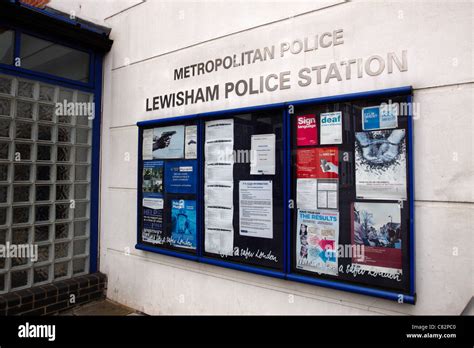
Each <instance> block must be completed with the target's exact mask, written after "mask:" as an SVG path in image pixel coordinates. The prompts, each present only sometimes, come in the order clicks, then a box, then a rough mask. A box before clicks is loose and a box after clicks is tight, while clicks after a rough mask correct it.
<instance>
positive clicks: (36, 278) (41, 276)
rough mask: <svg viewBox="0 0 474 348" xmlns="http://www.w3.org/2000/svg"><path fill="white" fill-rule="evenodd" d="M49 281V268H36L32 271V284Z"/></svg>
mask: <svg viewBox="0 0 474 348" xmlns="http://www.w3.org/2000/svg"><path fill="white" fill-rule="evenodd" d="M48 279H49V266H43V267H36V268H34V270H33V282H34V283H42V282H45V281H47V280H48Z"/></svg>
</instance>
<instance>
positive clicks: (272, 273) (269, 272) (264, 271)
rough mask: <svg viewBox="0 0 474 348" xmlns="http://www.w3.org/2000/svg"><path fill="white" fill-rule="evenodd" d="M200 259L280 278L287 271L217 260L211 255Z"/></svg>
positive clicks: (215, 264)
mask: <svg viewBox="0 0 474 348" xmlns="http://www.w3.org/2000/svg"><path fill="white" fill-rule="evenodd" d="M199 261H200V262H202V263H207V264H209V265H214V266H222V267H226V268H232V269H235V270H238V271H244V272H250V273H256V274H260V275H265V276H269V277H274V278H280V279H284V278H285V273H283V272H278V271H272V270H269V269H265V268H258V267H254V266H247V265H242V264H238V263H233V262H229V261H223V260H216V259H212V258H210V257H200V258H199Z"/></svg>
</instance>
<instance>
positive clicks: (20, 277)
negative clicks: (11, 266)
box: [10, 270, 28, 289]
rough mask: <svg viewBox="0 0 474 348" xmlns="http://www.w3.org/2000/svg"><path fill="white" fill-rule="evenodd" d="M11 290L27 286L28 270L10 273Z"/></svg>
mask: <svg viewBox="0 0 474 348" xmlns="http://www.w3.org/2000/svg"><path fill="white" fill-rule="evenodd" d="M10 279H11V288H12V289H15V288H19V287H23V286H26V285H28V270H21V271H13V272H11V273H10Z"/></svg>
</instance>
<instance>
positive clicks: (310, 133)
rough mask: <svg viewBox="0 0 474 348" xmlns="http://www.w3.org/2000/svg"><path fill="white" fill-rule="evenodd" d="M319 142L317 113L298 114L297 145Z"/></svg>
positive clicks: (309, 144)
mask: <svg viewBox="0 0 474 348" xmlns="http://www.w3.org/2000/svg"><path fill="white" fill-rule="evenodd" d="M317 144H318V130H317V126H316V115H314V114H312V115H303V116H296V145H297V146H311V145H317Z"/></svg>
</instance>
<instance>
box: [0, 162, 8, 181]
mask: <svg viewBox="0 0 474 348" xmlns="http://www.w3.org/2000/svg"><path fill="white" fill-rule="evenodd" d="M8 167H9V166H8V164H0V181H7V180H8Z"/></svg>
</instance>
